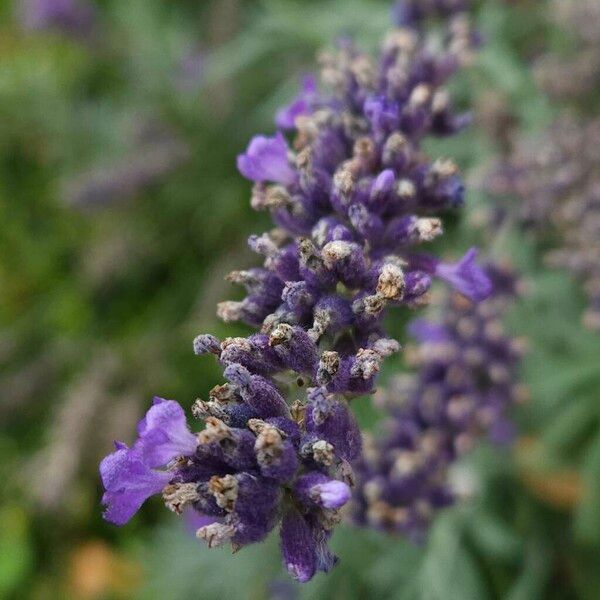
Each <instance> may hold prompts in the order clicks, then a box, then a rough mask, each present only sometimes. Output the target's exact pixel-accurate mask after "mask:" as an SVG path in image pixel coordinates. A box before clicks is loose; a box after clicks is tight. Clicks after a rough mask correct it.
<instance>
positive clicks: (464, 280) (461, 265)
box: [435, 248, 492, 302]
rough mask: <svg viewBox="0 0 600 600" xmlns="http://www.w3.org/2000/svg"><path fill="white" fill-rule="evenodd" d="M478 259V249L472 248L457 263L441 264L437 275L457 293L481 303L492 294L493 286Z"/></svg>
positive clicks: (438, 266) (436, 271) (436, 272)
mask: <svg viewBox="0 0 600 600" xmlns="http://www.w3.org/2000/svg"><path fill="white" fill-rule="evenodd" d="M476 259H477V249H476V248H471V249H470V250H469V251H468V252H467V253H466V254H465V255H464V256H463V257H462V258H461V259H460V261H458V262H457V263H444V262H440V263H439V264H438V265H437V267H436V269H435V274H436V275H437V276H438V277H439V278H440V279H443V280H444V281H446V282H448V283H449V284H450V285H452V287H454V289H455V290H456V291H457V292H460V293H461V294H463V295H465V296H466V297H467V298H470V299H471V300H473V301H475V302H481V301H482V300H485V299H486V298H487V297H488V296H489V295H490V294H491V292H492V284H491V281H490V279H489V277H488V276H487V274H486V273H485V271H484V270H483V269H482V268H481V267H480V266H479V265H478V264H477V263H476V262H475V261H476Z"/></svg>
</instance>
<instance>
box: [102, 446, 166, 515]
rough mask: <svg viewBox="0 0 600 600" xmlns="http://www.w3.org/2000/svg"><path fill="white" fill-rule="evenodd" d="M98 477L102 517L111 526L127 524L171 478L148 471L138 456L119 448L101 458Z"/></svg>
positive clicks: (131, 451) (135, 453) (126, 449)
mask: <svg viewBox="0 0 600 600" xmlns="http://www.w3.org/2000/svg"><path fill="white" fill-rule="evenodd" d="M100 476H101V478H102V483H103V484H104V488H105V490H106V491H105V493H104V496H103V497H102V503H103V504H104V505H105V506H106V511H105V512H104V515H103V516H104V518H105V519H106V520H107V521H110V522H111V523H114V524H115V525H124V524H125V523H127V521H129V519H131V517H133V515H134V514H135V513H136V512H137V511H138V510H139V508H140V506H141V505H142V504H143V503H144V502H145V501H146V500H147V499H148V498H149V497H150V496H153V495H154V494H158V493H159V492H160V491H161V490H162V489H163V488H164V486H165V485H166V484H167V483H168V482H169V479H170V478H171V474H170V473H168V472H161V471H154V470H152V469H150V468H149V467H148V465H147V464H146V463H145V462H144V460H143V458H142V456H141V455H140V453H139V452H137V451H136V450H133V449H129V448H121V449H120V450H117V451H116V452H113V453H112V454H109V455H108V456H107V457H106V458H104V460H103V461H102V462H101V463H100Z"/></svg>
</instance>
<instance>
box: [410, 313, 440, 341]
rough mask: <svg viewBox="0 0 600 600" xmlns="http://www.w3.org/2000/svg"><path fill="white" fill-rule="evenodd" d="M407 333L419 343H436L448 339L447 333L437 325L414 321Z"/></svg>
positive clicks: (421, 320)
mask: <svg viewBox="0 0 600 600" xmlns="http://www.w3.org/2000/svg"><path fill="white" fill-rule="evenodd" d="M408 331H409V333H410V334H411V335H412V336H413V337H415V338H416V339H417V340H418V341H419V342H421V343H438V342H443V341H445V340H447V339H448V331H447V330H446V328H445V327H444V326H443V325H440V324H439V323H432V322H431V321H427V320H426V319H416V320H415V321H413V322H412V323H410V325H409V326H408Z"/></svg>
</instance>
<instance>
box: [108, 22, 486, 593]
mask: <svg viewBox="0 0 600 600" xmlns="http://www.w3.org/2000/svg"><path fill="white" fill-rule="evenodd" d="M450 25H451V24H450ZM471 37H472V36H471V34H470V30H469V29H468V27H466V24H465V22H464V21H462V22H461V26H460V27H456V26H449V29H448V35H447V36H446V37H444V44H445V46H444V47H443V48H440V49H439V52H438V53H434V52H433V51H432V48H434V47H437V46H434V45H432V44H431V43H430V41H431V40H427V39H426V38H425V36H424V35H423V36H421V34H420V32H417V31H416V30H412V29H402V30H395V31H392V32H391V33H390V35H389V36H388V37H387V38H386V40H385V42H384V44H383V47H382V51H381V56H379V57H377V58H372V57H370V56H368V55H366V54H364V53H362V52H360V51H359V50H358V49H357V48H356V47H354V46H353V45H352V44H351V43H348V42H344V43H343V44H341V45H340V47H338V48H337V49H336V50H334V51H333V52H330V53H326V54H324V55H323V56H322V76H321V84H320V85H319V86H317V85H316V82H315V81H314V80H311V79H309V80H306V81H305V83H304V89H303V90H302V92H301V94H300V97H299V98H297V99H296V100H295V101H294V102H293V103H292V104H291V105H290V106H288V107H286V108H284V109H283V110H282V111H281V112H280V113H279V115H278V119H277V123H278V126H279V127H280V128H281V129H285V130H286V136H288V135H289V140H288V139H287V138H286V137H284V136H283V134H282V133H281V132H279V133H277V134H276V135H275V136H274V137H265V136H257V137H255V138H254V139H253V140H252V141H251V143H250V145H249V147H248V149H247V151H246V152H245V153H244V154H242V155H240V156H239V157H238V168H239V170H240V172H241V173H242V175H244V176H245V177H246V178H248V179H250V180H251V181H254V182H255V184H254V187H253V191H252V199H251V205H252V207H253V208H256V209H257V210H267V211H269V212H270V213H271V216H272V219H273V221H274V223H275V225H276V228H275V229H271V231H270V232H269V233H264V234H262V235H253V236H251V237H250V239H249V246H250V248H251V249H252V250H253V251H254V252H255V253H256V254H258V255H260V256H261V257H262V264H261V265H258V266H256V267H254V268H252V269H248V270H245V271H233V272H232V273H230V274H229V275H228V276H227V279H229V280H230V281H231V282H233V283H236V284H239V285H242V286H243V287H244V288H245V289H246V290H247V295H246V297H245V298H244V299H243V300H241V301H236V302H231V301H226V302H222V303H221V304H219V306H218V308H217V313H218V315H219V316H220V317H221V318H222V319H223V320H224V321H226V322H229V321H236V320H240V321H244V322H246V323H247V324H249V325H250V326H251V327H253V328H255V333H253V334H251V335H249V336H248V337H245V338H242V337H234V338H226V339H224V340H219V339H217V338H216V337H214V336H211V335H200V336H198V337H196V339H195V340H194V344H193V346H194V352H195V353H196V354H198V355H202V356H204V355H212V356H213V358H214V359H216V360H218V361H219V363H220V365H221V367H222V369H223V375H224V377H225V379H226V383H223V384H222V385H218V386H216V387H215V388H213V389H212V390H210V391H209V392H208V398H207V399H199V400H197V401H196V402H195V403H194V405H193V407H192V413H193V415H194V416H195V417H196V418H197V419H199V420H200V421H201V422H202V425H201V430H200V432H199V433H198V435H197V436H194V435H192V434H191V433H189V431H188V430H187V428H186V426H185V423H184V419H183V415H182V412H181V409H180V408H179V407H178V406H173V405H171V404H165V403H163V402H162V401H161V402H159V403H158V404H157V405H155V406H154V407H152V408H151V409H150V411H149V413H148V415H147V417H146V419H144V421H143V422H142V424H141V425H140V427H139V434H140V439H139V440H138V442H136V444H135V445H134V447H133V449H131V450H129V449H125V448H123V449H121V452H122V454H121V455H120V456H121V457H122V458H120V459H119V461H116V460H115V459H114V458H113V457H109V459H107V460H108V461H109V462H108V463H107V465H108V466H106V467H105V468H106V469H108V467H109V466H110V467H111V469H109V471H110V473H111V475H112V476H111V477H107V478H106V479H105V484H106V489H107V494H106V496H105V501H106V502H107V503H108V504H109V511H108V512H107V516H108V517H110V516H111V515H112V514H113V512H115V511H116V510H117V508H119V507H121V506H124V508H123V514H122V515H121V514H119V515H118V522H124V520H126V518H129V516H131V514H133V512H135V510H136V509H137V507H139V505H140V504H141V502H143V500H144V499H145V498H146V497H147V496H148V495H150V494H152V493H155V492H156V491H157V490H160V488H161V486H163V487H162V495H163V500H164V501H165V504H166V506H167V507H168V508H169V509H170V510H172V511H174V512H177V513H181V512H182V511H183V510H184V509H186V508H188V509H191V510H194V511H196V512H198V513H200V514H202V515H205V516H206V517H210V518H211V519H213V521H212V522H210V523H207V524H206V525H204V526H202V527H200V528H199V529H198V531H197V536H198V537H199V538H200V539H202V540H204V541H205V542H206V543H207V545H208V546H209V547H211V548H212V547H215V546H219V545H222V544H227V543H228V544H231V546H232V548H233V549H235V550H238V549H240V548H242V547H244V546H246V545H248V544H253V543H256V542H260V541H262V540H264V539H265V538H266V537H267V536H268V535H269V534H270V533H271V532H272V531H273V530H274V529H275V528H277V527H279V530H280V538H281V552H282V556H283V562H284V564H285V566H286V568H287V570H288V572H289V573H290V574H291V576H292V577H294V578H296V579H297V580H299V581H303V582H304V581H308V580H309V579H311V578H312V577H313V576H314V575H315V573H317V572H319V571H325V572H326V571H328V570H330V569H331V568H332V567H333V566H334V565H335V563H336V557H335V556H334V555H333V554H332V553H331V552H330V550H329V548H328V540H329V538H330V537H331V535H332V532H333V530H334V528H335V525H336V524H337V523H338V522H339V520H340V514H339V512H340V509H342V507H343V506H344V505H346V504H347V503H348V501H349V499H350V496H351V487H352V485H353V482H354V477H353V472H352V467H351V463H353V462H355V461H357V460H358V459H359V456H360V454H361V434H360V430H359V427H358V425H357V423H356V420H355V419H354V416H353V415H352V411H351V410H350V402H351V401H352V399H353V398H355V397H357V396H361V395H365V394H371V393H373V392H374V391H375V388H376V384H377V376H378V373H379V370H380V368H381V364H382V362H383V361H384V360H385V358H387V357H388V356H390V355H391V354H393V353H395V352H398V351H399V349H400V344H399V343H398V342H397V341H396V340H394V339H390V338H389V336H387V335H386V331H385V325H384V323H385V316H386V314H387V312H388V311H389V310H408V309H413V308H417V307H419V306H422V305H424V304H426V303H427V301H428V297H429V295H428V290H429V287H430V285H431V280H432V277H436V276H438V275H441V276H442V277H445V278H450V279H452V280H453V281H454V280H456V281H458V284H459V285H461V286H462V287H465V286H467V285H470V287H471V288H473V289H475V291H476V292H477V291H478V290H479V288H480V287H481V285H482V281H483V278H482V277H479V276H478V271H477V269H476V267H475V266H474V265H473V264H472V263H471V262H470V259H469V260H466V261H464V264H461V266H460V267H451V266H446V267H443V266H442V267H440V265H439V260H438V259H437V258H435V257H428V258H427V260H424V259H419V255H418V254H416V253H415V252H414V249H415V247H416V246H421V245H424V244H428V243H429V242H431V241H432V240H434V239H435V238H437V237H439V236H440V235H442V233H443V227H442V222H441V218H440V217H439V216H438V215H439V214H441V213H446V212H449V211H453V210H456V209H457V208H459V207H460V205H461V204H462V199H463V184H462V182H461V180H460V177H459V175H458V169H457V168H456V166H455V165H454V163H452V162H451V161H449V160H429V159H428V158H427V156H426V155H425V153H424V151H423V148H422V140H423V138H425V137H427V136H446V135H450V134H452V133H454V132H456V131H457V130H458V129H459V128H460V127H462V126H463V125H464V122H465V121H464V119H462V118H461V116H460V115H456V114H455V113H454V111H453V109H452V106H451V104H450V101H449V99H448V94H447V93H446V91H445V89H444V85H445V82H446V81H447V79H448V77H449V76H450V75H451V73H452V71H453V70H455V69H456V68H458V67H459V66H460V64H461V63H462V62H463V59H464V57H465V53H468V50H469V47H470V44H471ZM288 142H289V143H288ZM467 258H468V257H467ZM438 270H440V271H441V273H440V274H438V273H437V271H438ZM464 282H467V283H464ZM473 295H477V294H473ZM480 295H481V294H480ZM125 459H127V460H128V461H133V462H134V463H135V465H136V468H137V469H138V470H137V471H135V470H133V469H131V468H129V467H127V468H126V466H127V465H123V466H122V464H121V462H124V461H125ZM113 463H115V466H112V465H113ZM103 465H104V463H103ZM165 465H166V470H154V469H156V468H158V467H161V466H163V467H164V466H165ZM138 471H139V473H138ZM113 474H114V475H113ZM128 477H130V480H128ZM113 481H114V482H116V483H113ZM119 494H120V495H119ZM111 509H112V510H111Z"/></svg>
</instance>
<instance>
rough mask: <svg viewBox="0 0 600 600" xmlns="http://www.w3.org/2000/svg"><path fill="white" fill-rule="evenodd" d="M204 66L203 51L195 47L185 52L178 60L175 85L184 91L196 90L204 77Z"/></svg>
mask: <svg viewBox="0 0 600 600" xmlns="http://www.w3.org/2000/svg"><path fill="white" fill-rule="evenodd" d="M204 67H205V54H204V52H202V51H201V50H197V49H192V50H189V51H188V52H186V53H185V54H184V55H183V56H182V58H181V60H180V61H179V68H178V69H177V72H176V75H175V81H174V83H175V85H176V87H177V88H178V89H179V90H182V91H185V92H193V91H196V90H198V89H199V88H200V86H201V85H202V80H203V78H204Z"/></svg>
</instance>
